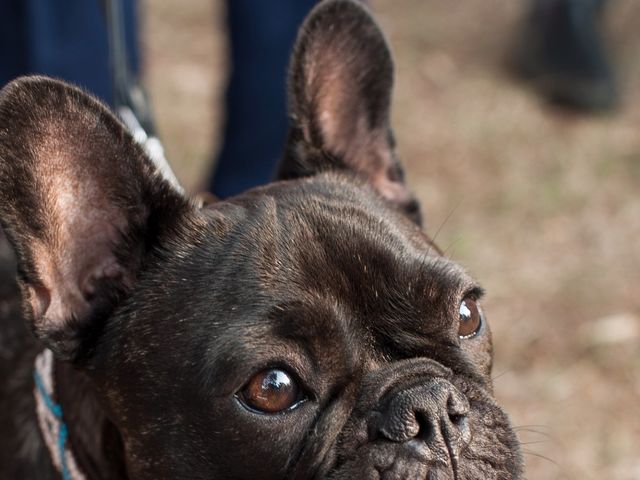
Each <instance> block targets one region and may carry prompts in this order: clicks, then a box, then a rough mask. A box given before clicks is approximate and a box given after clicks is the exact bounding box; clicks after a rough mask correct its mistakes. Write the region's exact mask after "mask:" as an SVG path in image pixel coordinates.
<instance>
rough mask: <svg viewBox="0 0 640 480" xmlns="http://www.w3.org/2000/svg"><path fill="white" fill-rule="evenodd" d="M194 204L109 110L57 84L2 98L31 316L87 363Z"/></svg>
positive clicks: (2, 145) (5, 164)
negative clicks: (163, 238)
mask: <svg viewBox="0 0 640 480" xmlns="http://www.w3.org/2000/svg"><path fill="white" fill-rule="evenodd" d="M186 208H190V206H189V203H188V202H187V201H186V200H185V199H184V198H183V197H182V196H181V195H180V194H179V193H177V192H176V191H175V190H173V188H172V187H171V186H170V184H169V183H168V182H167V181H165V180H164V179H163V178H162V177H161V176H160V174H159V173H157V171H156V170H155V168H154V167H153V164H152V162H151V161H149V160H148V158H147V157H146V155H145V153H144V152H143V150H142V148H141V147H140V146H139V145H138V144H137V143H136V142H135V141H134V140H133V138H132V137H131V136H130V135H129V134H128V132H127V131H126V130H125V128H124V127H123V126H122V124H120V122H119V121H118V120H116V119H115V117H114V116H113V115H112V114H111V113H110V112H109V111H108V110H107V109H106V108H105V107H104V106H103V105H101V104H100V103H99V102H97V101H96V100H94V99H93V98H91V97H90V96H88V95H86V94H85V93H83V92H82V91H80V90H79V89H77V88H74V87H71V86H68V85H66V84H63V83H61V82H58V81H56V80H51V79H46V78H42V77H26V78H22V79H19V80H16V81H14V82H12V83H11V84H9V85H8V86H6V87H5V88H4V89H3V90H2V91H1V92H0V220H1V221H2V225H3V227H4V228H5V229H6V233H7V234H8V236H9V237H10V240H11V242H12V244H13V246H14V248H15V250H16V253H17V256H18V270H19V273H18V275H19V279H20V283H21V286H22V291H23V296H24V303H25V315H26V318H27V319H28V321H29V322H30V326H31V327H32V330H33V331H34V332H35V334H36V335H37V336H38V337H39V338H40V339H41V340H42V341H43V342H44V344H45V345H47V346H48V347H49V348H51V349H52V350H54V351H55V352H56V353H57V354H58V355H60V356H61V357H64V358H65V359H69V360H78V359H79V358H80V357H82V356H83V354H86V353H88V352H87V349H90V348H91V347H90V345H91V340H92V339H95V337H96V335H97V334H98V333H99V331H100V330H101V328H102V327H103V323H104V320H105V319H106V318H107V317H108V315H109V313H110V312H111V311H112V310H113V308H114V307H115V305H116V303H117V302H118V301H119V300H120V299H122V298H123V296H125V295H126V294H127V292H128V291H130V289H131V288H132V286H133V285H134V282H135V281H136V276H137V273H138V271H139V269H140V267H141V265H142V264H143V263H144V259H145V252H146V251H148V250H149V249H150V248H151V246H152V245H153V242H154V241H155V239H157V238H158V236H159V235H161V233H162V232H163V230H164V229H166V228H170V225H171V223H172V222H174V221H175V219H176V218H179V217H180V216H181V211H182V210H183V209H186Z"/></svg>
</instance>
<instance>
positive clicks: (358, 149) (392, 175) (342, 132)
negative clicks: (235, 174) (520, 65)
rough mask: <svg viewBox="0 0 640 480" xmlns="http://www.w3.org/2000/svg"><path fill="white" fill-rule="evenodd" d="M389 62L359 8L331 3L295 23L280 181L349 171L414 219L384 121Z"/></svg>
mask: <svg viewBox="0 0 640 480" xmlns="http://www.w3.org/2000/svg"><path fill="white" fill-rule="evenodd" d="M392 86H393V63H392V60H391V54H390V52H389V48H388V46H387V42H386V41H385V38H384V36H383V34H382V32H381V30H380V28H379V27H378V25H377V24H376V23H375V21H374V20H373V19H372V18H371V16H370V15H369V13H368V12H367V11H366V10H365V8H364V7H362V6H361V5H359V4H357V3H356V2H352V1H347V0H337V1H336V0H329V1H327V2H323V3H321V4H320V5H319V6H318V7H316V9H315V10H314V11H313V12H312V13H311V15H310V16H309V18H308V19H307V20H306V22H305V23H304V25H303V26H302V28H301V31H300V34H299V36H298V40H297V43H296V46H295V49H294V54H293V57H292V61H291V65H290V71H289V114H290V117H291V123H292V125H291V131H290V134H289V140H288V144H287V150H286V152H285V156H284V158H283V160H282V162H281V164H280V169H279V178H281V179H287V178H296V177H301V176H308V175H313V174H316V173H319V172H321V171H326V170H331V169H348V170H351V171H353V172H355V173H356V174H357V175H359V176H360V177H361V178H364V179H365V180H366V181H368V182H369V183H370V184H371V185H372V186H373V187H374V188H375V189H376V190H377V191H378V192H379V193H380V194H381V195H382V196H383V197H385V198H386V199H387V200H389V201H390V202H392V203H393V204H395V205H397V206H398V207H400V208H402V209H404V210H405V211H406V212H407V213H408V214H410V215H411V216H412V217H414V218H416V217H419V213H418V211H417V210H418V206H417V203H416V202H415V201H414V199H413V197H412V195H411V193H410V192H409V189H408V188H407V186H406V185H405V183H404V180H403V173H402V169H401V167H400V163H399V162H398V160H397V158H396V156H395V153H394V141H393V135H392V132H391V128H390V125H389V115H390V103H391V91H392Z"/></svg>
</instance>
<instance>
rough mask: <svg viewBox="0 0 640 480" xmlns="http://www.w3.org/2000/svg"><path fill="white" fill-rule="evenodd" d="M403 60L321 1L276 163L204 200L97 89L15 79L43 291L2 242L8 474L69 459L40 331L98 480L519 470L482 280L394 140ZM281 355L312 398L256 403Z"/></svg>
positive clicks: (14, 169)
mask: <svg viewBox="0 0 640 480" xmlns="http://www.w3.org/2000/svg"><path fill="white" fill-rule="evenodd" d="M392 73H393V70H392V63H391V57H390V54H389V51H388V48H387V45H386V42H385V40H384V37H383V36H382V34H381V33H380V30H379V28H378V27H377V25H376V24H375V23H374V21H373V20H372V19H371V17H370V16H369V14H368V13H367V12H366V11H365V10H364V9H363V8H362V7H361V6H360V5H358V4H357V3H355V2H352V1H348V0H331V1H328V2H324V3H323V4H321V5H320V6H318V7H317V8H316V9H315V10H314V12H313V13H312V14H311V16H310V18H309V19H308V20H307V22H306V23H305V25H304V26H303V28H302V31H301V34H300V37H299V39H298V43H297V47H296V50H295V53H294V57H293V60H292V66H291V71H290V112H291V117H292V128H291V133H290V136H289V142H288V146H287V149H286V152H285V155H284V157H283V161H282V164H281V166H280V170H279V171H280V181H278V182H275V183H272V184H269V185H267V186H264V187H261V188H257V189H253V190H251V191H249V192H246V193H245V194H243V195H240V196H238V197H235V198H233V199H230V200H228V201H224V202H219V203H214V204H212V205H209V206H207V207H206V208H202V207H198V206H196V205H195V204H194V203H191V202H189V201H188V200H186V199H184V198H183V197H182V196H181V195H180V194H178V193H177V192H175V191H174V190H173V189H172V188H171V187H170V185H169V184H168V183H167V182H166V181H164V179H162V178H161V177H160V176H159V175H158V174H157V173H156V171H155V170H154V168H153V166H152V164H151V162H149V161H148V159H147V158H146V157H145V154H144V153H143V151H142V150H141V149H140V148H139V147H138V146H137V145H136V144H135V143H134V141H133V139H132V138H131V137H130V135H129V134H128V133H126V132H125V130H124V128H123V127H122V126H121V125H120V123H119V122H118V121H117V120H116V119H115V118H114V117H113V116H112V115H111V114H110V113H109V112H108V111H107V109H106V108H104V107H103V106H102V105H100V104H99V103H98V102H96V101H95V100H93V99H91V98H90V97H89V96H87V95H86V94H84V93H83V92H81V91H79V90H77V89H75V88H73V87H70V86H68V85H65V84H63V83H61V82H58V81H55V80H50V79H45V78H40V77H31V78H24V79H20V80H17V81H15V82H13V83H12V84H10V85H9V86H7V87H6V88H5V89H4V90H2V92H1V93H0V221H1V222H2V226H3V228H4V229H5V232H6V234H7V236H8V237H9V239H10V240H11V243H12V244H13V247H14V249H15V252H16V254H17V260H18V261H17V272H18V279H19V285H20V288H21V291H22V297H23V299H24V301H23V307H22V309H21V310H20V307H19V304H20V302H19V300H18V297H19V295H18V290H17V286H16V284H15V283H14V282H13V281H9V279H10V278H11V277H12V273H11V272H13V271H14V270H13V269H14V268H16V267H15V264H14V263H12V260H11V255H10V254H9V253H8V250H7V247H6V243H5V242H4V240H3V239H2V238H0V268H1V269H2V270H0V275H2V277H1V279H2V280H1V281H2V282H4V283H2V284H0V322H1V323H0V326H1V328H0V355H1V357H0V360H1V361H0V373H2V375H3V376H2V378H3V381H2V383H1V384H0V412H1V413H0V432H1V433H0V478H25V479H27V478H38V479H45V478H58V477H57V473H55V472H54V469H53V466H52V464H51V461H50V459H49V456H48V452H47V451H46V449H45V447H44V445H43V442H42V440H41V437H40V435H39V431H38V427H37V423H36V419H35V413H34V400H33V394H32V390H33V380H32V369H33V361H34V358H35V355H36V354H37V352H38V351H39V350H41V349H42V346H43V345H44V346H47V347H49V348H51V349H52V350H53V351H54V352H55V353H56V356H57V361H56V365H55V368H56V394H57V397H58V400H59V402H60V403H61V405H62V406H63V409H64V412H65V419H66V422H67V423H68V425H69V428H70V443H71V446H72V449H73V451H74V454H75V455H76V457H77V459H78V462H79V464H80V466H81V468H82V469H83V471H85V473H87V474H88V475H89V477H90V478H92V479H93V478H95V479H100V478H103V479H107V478H135V479H144V478H148V479H156V478H176V479H177V478H180V479H182V478H189V479H199V478H202V479H211V478H216V479H218V478H247V479H249V478H251V479H276V478H299V479H308V478H318V479H319V478H328V479H329V478H330V479H369V478H372V479H377V478H384V479H387V478H389V479H391V478H398V479H399V478H421V479H425V478H429V479H431V480H436V479H448V478H456V479H489V478H496V479H497V478H500V479H515V478H520V476H521V474H522V461H521V457H520V453H519V447H518V442H517V439H516V436H515V434H514V432H513V430H512V428H511V426H510V424H509V420H508V418H507V416H506V414H505V413H504V412H503V411H502V410H501V409H500V407H499V406H498V405H497V404H496V403H495V401H494V400H493V397H492V387H491V377H490V371H491V359H492V349H491V339H490V333H489V329H488V326H487V325H486V324H485V325H483V327H482V328H481V330H480V331H479V332H478V334H477V335H476V336H475V337H474V338H471V339H469V340H463V339H460V338H459V337H458V333H457V332H458V307H459V305H460V302H461V301H462V299H463V298H464V297H465V295H468V294H470V293H471V294H473V295H475V296H480V295H481V289H480V287H479V286H478V285H477V284H476V283H475V282H474V281H473V280H472V279H470V278H469V277H468V275H467V274H466V273H465V272H464V271H463V270H462V269H461V268H460V267H459V266H457V265H456V264H454V263H453V262H451V261H449V260H447V259H445V258H444V257H442V256H441V255H440V254H439V251H438V250H437V248H436V247H435V245H433V243H432V242H431V240H430V239H429V238H428V237H427V236H426V235H425V234H424V233H423V232H422V231H421V230H420V228H419V226H418V224H419V221H420V220H419V217H420V215H419V209H418V206H417V203H416V202H415V200H414V198H413V196H412V195H411V194H410V192H409V191H408V189H407V187H406V186H405V184H404V181H403V176H402V171H401V169H400V165H399V162H398V161H397V158H396V156H395V154H394V148H393V147H394V145H393V136H392V133H391V129H390V126H389V106H390V99H391V86H392ZM25 327H27V328H25ZM29 330H31V332H32V333H34V334H35V336H33V335H31V333H30V332H29ZM269 367H278V368H282V369H286V370H287V371H288V372H290V373H291V374H292V375H293V376H294V378H296V379H297V380H298V381H299V383H300V384H301V386H302V388H303V390H304V391H305V392H306V396H307V398H308V400H307V401H306V402H304V403H303V404H301V406H300V407H298V408H296V409H293V410H291V411H288V412H286V413H281V414H276V415H264V414H258V413H255V412H253V411H251V410H248V409H246V408H245V407H243V405H242V403H241V402H240V401H239V400H238V398H237V396H236V393H237V392H238V391H239V390H241V389H242V387H243V386H244V385H245V384H246V383H247V382H248V380H249V379H250V378H251V377H252V376H253V375H254V374H256V373H257V372H259V371H261V370H263V369H265V368H269ZM4 379H6V380H4ZM442 399H444V400H442ZM443 402H444V403H443ZM465 406H466V407H465ZM446 412H448V413H446ZM442 415H444V416H442ZM434 422H435V423H434Z"/></svg>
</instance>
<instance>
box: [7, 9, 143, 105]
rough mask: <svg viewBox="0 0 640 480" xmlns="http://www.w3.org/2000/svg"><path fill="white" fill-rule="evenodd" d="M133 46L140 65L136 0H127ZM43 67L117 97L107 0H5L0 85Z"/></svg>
mask: <svg viewBox="0 0 640 480" xmlns="http://www.w3.org/2000/svg"><path fill="white" fill-rule="evenodd" d="M121 1H122V3H123V10H124V17H125V22H126V26H125V28H126V32H127V48H128V51H129V59H130V61H131V67H132V68H133V70H134V72H137V70H138V65H139V56H138V42H137V37H136V35H137V28H136V23H137V19H136V9H135V7H136V6H135V0H121ZM32 73H41V74H45V75H49V76H52V77H58V78H61V79H64V80H66V81H68V82H71V83H75V84H76V85H79V86H81V87H83V88H85V89H87V90H89V91H91V92H92V93H93V94H94V95H97V96H98V97H100V98H102V99H103V100H104V101H105V102H107V103H111V101H112V96H113V93H112V87H111V76H110V74H109V52H108V47H107V29H106V22H105V19H104V14H103V11H102V2H101V0H0V85H4V84H5V83H7V82H8V81H10V80H12V79H13V78H15V77H18V76H20V75H26V74H32Z"/></svg>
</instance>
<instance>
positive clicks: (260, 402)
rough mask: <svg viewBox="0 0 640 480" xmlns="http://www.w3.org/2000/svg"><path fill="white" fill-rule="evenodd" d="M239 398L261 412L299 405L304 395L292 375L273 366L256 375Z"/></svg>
mask: <svg viewBox="0 0 640 480" xmlns="http://www.w3.org/2000/svg"><path fill="white" fill-rule="evenodd" d="M239 398H240V400H241V401H242V402H243V403H244V404H245V405H246V406H247V407H249V408H250V409H252V410H256V411H258V412H260V413H280V412H284V411H286V410H291V409H293V408H294V407H296V406H298V405H299V404H300V403H302V401H303V400H304V395H303V393H302V391H301V389H300V388H299V387H298V385H297V384H296V382H295V380H294V379H293V378H292V377H291V375H289V374H288V373H287V372H285V371H283V370H279V369H277V368H273V369H269V370H263V371H262V372H260V373H258V374H256V375H254V376H253V378H251V380H249V383H247V384H246V385H245V386H244V388H243V389H242V391H241V392H240V393H239Z"/></svg>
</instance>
